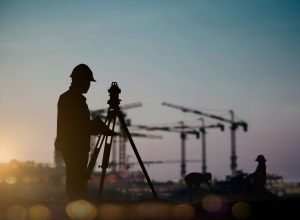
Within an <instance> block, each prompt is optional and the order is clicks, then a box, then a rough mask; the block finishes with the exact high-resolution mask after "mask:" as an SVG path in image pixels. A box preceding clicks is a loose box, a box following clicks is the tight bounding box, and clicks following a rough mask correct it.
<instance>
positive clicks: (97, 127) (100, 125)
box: [91, 117, 116, 136]
mask: <svg viewBox="0 0 300 220" xmlns="http://www.w3.org/2000/svg"><path fill="white" fill-rule="evenodd" d="M91 127H92V130H93V131H96V133H97V134H103V135H105V136H113V135H116V133H115V132H113V131H112V130H111V129H109V127H108V126H107V125H106V124H105V123H104V122H103V121H102V120H101V118H99V117H96V118H94V119H93V120H92V121H91Z"/></svg>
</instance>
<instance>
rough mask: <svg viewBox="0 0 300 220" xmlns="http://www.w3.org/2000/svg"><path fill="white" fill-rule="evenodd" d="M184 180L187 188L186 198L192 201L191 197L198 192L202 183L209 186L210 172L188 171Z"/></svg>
mask: <svg viewBox="0 0 300 220" xmlns="http://www.w3.org/2000/svg"><path fill="white" fill-rule="evenodd" d="M184 181H185V184H186V186H187V188H188V200H189V201H192V199H193V197H194V196H195V195H196V194H197V193H198V192H200V190H201V185H202V184H205V185H207V186H208V187H210V185H211V173H189V174H187V175H186V176H185V177H184Z"/></svg>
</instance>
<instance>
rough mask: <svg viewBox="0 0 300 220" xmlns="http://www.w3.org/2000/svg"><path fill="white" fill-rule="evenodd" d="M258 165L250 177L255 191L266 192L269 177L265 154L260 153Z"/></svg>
mask: <svg viewBox="0 0 300 220" xmlns="http://www.w3.org/2000/svg"><path fill="white" fill-rule="evenodd" d="M255 161H257V162H258V165H257V167H256V170H255V172H254V173H251V174H250V175H249V176H248V178H252V183H253V187H254V192H258V193H260V192H264V190H265V183H266V179H267V172H266V161H267V160H266V159H265V157H264V156H263V155H258V156H257V158H256V160H255Z"/></svg>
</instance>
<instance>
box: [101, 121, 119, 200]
mask: <svg viewBox="0 0 300 220" xmlns="http://www.w3.org/2000/svg"><path fill="white" fill-rule="evenodd" d="M112 120H113V127H112V131H114V130H115V124H116V117H114V118H113V119H112ZM113 138H114V136H111V137H110V141H109V142H108V139H109V137H106V139H105V146H104V152H103V159H102V165H101V168H102V172H101V178H100V185H99V194H98V199H99V200H100V199H101V198H102V193H103V187H104V180H105V175H106V169H107V168H108V164H109V157H110V150H111V145H112V141H113Z"/></svg>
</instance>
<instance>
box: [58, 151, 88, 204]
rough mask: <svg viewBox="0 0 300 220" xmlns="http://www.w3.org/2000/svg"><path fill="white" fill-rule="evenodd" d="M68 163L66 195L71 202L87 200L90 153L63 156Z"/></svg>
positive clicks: (65, 154)
mask: <svg viewBox="0 0 300 220" xmlns="http://www.w3.org/2000/svg"><path fill="white" fill-rule="evenodd" d="M63 157H64V160H65V163H66V193H67V196H68V199H69V201H72V200H77V199H87V179H86V167H87V162H88V152H83V153H82V152H81V153H80V154H79V153H76V154H74V153H73V154H71V155H70V154H68V153H64V154H63Z"/></svg>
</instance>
